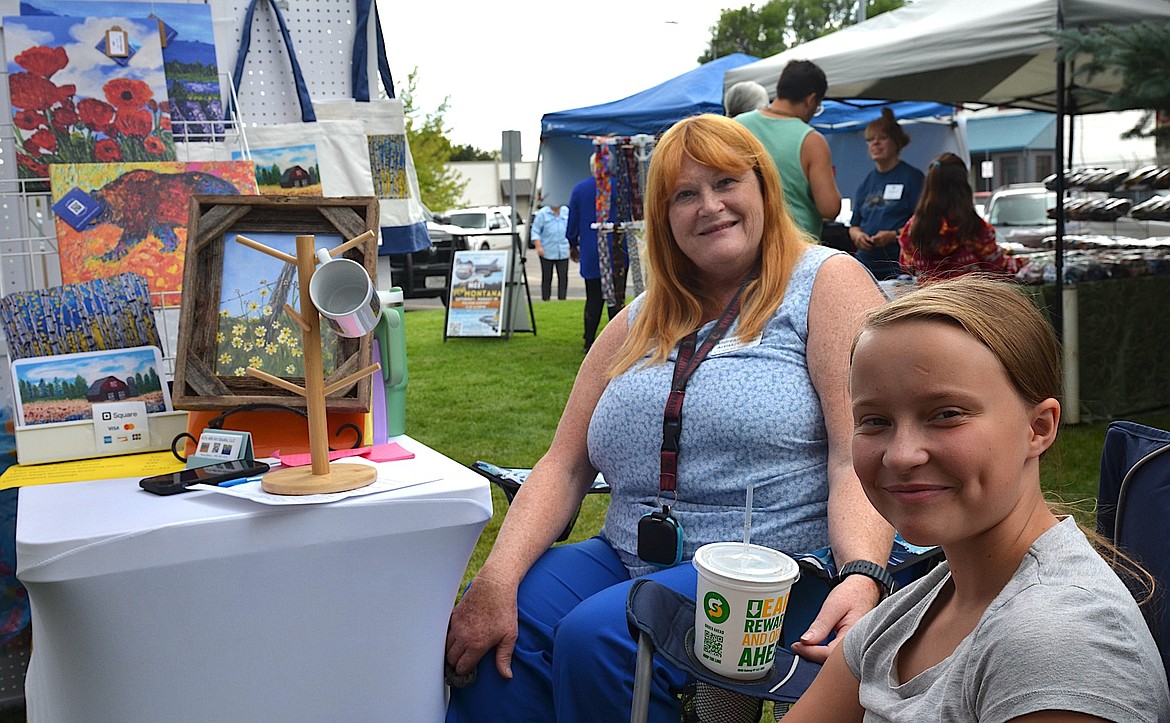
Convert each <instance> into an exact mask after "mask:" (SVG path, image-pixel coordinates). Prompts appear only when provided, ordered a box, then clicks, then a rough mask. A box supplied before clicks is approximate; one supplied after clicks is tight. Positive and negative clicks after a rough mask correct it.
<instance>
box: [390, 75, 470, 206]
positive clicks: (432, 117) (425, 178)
mask: <svg viewBox="0 0 1170 723" xmlns="http://www.w3.org/2000/svg"><path fill="white" fill-rule="evenodd" d="M417 89H418V68H415V69H414V70H412V71H410V75H408V76H407V78H406V87H405V88H402V87H400V88H399V89H398V97H399V98H400V99H401V100H402V105H403V110H404V112H405V114H406V139H407V142H408V143H409V144H410V154H411V156H412V157H413V158H414V169H415V172H416V173H417V174H418V190H419V193H420V194H421V195H422V202H423V204H424V205H425V206H426V207H427V208H430V209H433V210H437V211H442V210H445V209H448V208H454V207H457V206H461V205H463V191H464V189H466V188H467V183H468V181H467V180H466V179H464V178H463V176H462V175H461V174H460V173H459V172H458V171H456V170H455V169H453V168H451V167H449V166H448V165H447V160H448V159H449V158H450V157H451V141H449V140H448V139H447V133H448V132H449V131H450V129H449V128H445V127H444V126H443V115H444V114H445V113H446V112H447V109H448V108H449V107H450V106H449V105H448V104H447V101H448V100H449V97H448V98H444V99H443V102H442V103H440V104H439V107H438V108H436V109H435V110H433V111H431V112H429V113H424V112H422V111H420V110H419V108H417V107H416V106H415V104H414V94H415V91H416V90H417Z"/></svg>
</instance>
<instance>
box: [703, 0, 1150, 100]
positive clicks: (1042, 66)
mask: <svg viewBox="0 0 1170 723" xmlns="http://www.w3.org/2000/svg"><path fill="white" fill-rule="evenodd" d="M1061 10H1063V23H1062V24H1063V27H1065V28H1068V29H1072V28H1078V27H1087V26H1093V25H1101V24H1106V23H1119V24H1129V23H1136V22H1138V21H1141V20H1166V21H1170V2H1168V1H1167V0H978V2H974V1H973V0H917V1H916V2H914V3H913V4H911V5H907V6H905V7H902V8H899V9H897V10H891V11H890V12H886V13H882V14H881V15H878V16H877V17H874V18H871V19H870V20H867V21H865V22H862V23H858V24H857V25H853V26H850V27H848V28H845V29H843V30H839V31H837V32H835V33H831V34H829V35H825V36H822V37H820V38H817V39H815V40H811V41H809V42H807V43H803V44H801V45H798V46H796V47H794V48H790V49H788V50H786V51H784V52H783V53H780V54H778V55H773V56H771V57H768V58H764V59H762V60H758V61H756V62H754V63H749V64H747V65H743V66H740V67H738V68H733V69H731V70H729V71H727V72H726V73H725V74H724V76H723V85H724V88H727V87H730V86H731V85H732V84H734V83H738V82H739V81H741V80H754V81H756V82H758V83H761V84H763V85H764V87H766V88H772V87H774V86H775V85H776V81H777V80H778V79H779V78H780V71H781V70H783V68H784V66H785V65H787V64H788V61H789V60H794V59H801V60H811V61H813V62H814V63H816V64H817V65H819V66H820V67H821V68H822V69H823V70H824V71H825V75H827V76H828V79H829V94H828V95H829V97H830V98H882V99H887V100H924V101H935V102H940V103H956V104H958V103H982V104H986V105H1008V106H1014V107H1018V108H1029V109H1032V110H1044V111H1049V112H1053V111H1056V110H1057V93H1056V89H1057V87H1058V83H1057V80H1056V68H1057V64H1056V39H1055V38H1054V37H1053V36H1052V35H1051V34H1050V33H1051V32H1052V31H1054V30H1056V29H1057V27H1058V25H1059V24H1060V19H1058V13H1060V11H1061ZM1069 80H1070V82H1069V83H1067V84H1066V87H1067V89H1068V93H1067V94H1066V99H1067V100H1066V103H1067V106H1066V110H1067V111H1068V112H1069V113H1092V112H1098V111H1103V110H1105V107H1104V106H1103V105H1102V103H1101V100H1100V92H1102V91H1104V92H1107V93H1108V92H1112V91H1114V90H1117V88H1118V87H1120V79H1119V78H1117V77H1115V76H1104V75H1103V76H1100V77H1097V78H1094V79H1093V81H1092V82H1091V83H1087V82H1085V81H1084V79H1083V78H1080V77H1077V78H1071V77H1070V79H1069Z"/></svg>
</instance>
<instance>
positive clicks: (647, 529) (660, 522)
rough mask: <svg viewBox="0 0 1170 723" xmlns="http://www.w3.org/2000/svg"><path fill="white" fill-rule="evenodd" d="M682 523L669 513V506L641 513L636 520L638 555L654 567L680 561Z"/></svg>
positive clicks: (674, 563) (670, 565) (666, 565)
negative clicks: (644, 513) (640, 517)
mask: <svg viewBox="0 0 1170 723" xmlns="http://www.w3.org/2000/svg"><path fill="white" fill-rule="evenodd" d="M682 549H683V531H682V525H680V524H679V523H678V520H676V519H675V518H674V516H673V515H672V514H670V507H668V506H666V505H663V506H662V510H660V511H655V512H651V513H649V514H647V515H643V516H642V519H640V520H638V557H640V558H642V560H643V561H644V562H648V563H650V564H651V565H654V566H656V567H673V566H674V565H677V564H679V563H680V562H682Z"/></svg>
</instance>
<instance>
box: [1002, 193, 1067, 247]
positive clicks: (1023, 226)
mask: <svg viewBox="0 0 1170 723" xmlns="http://www.w3.org/2000/svg"><path fill="white" fill-rule="evenodd" d="M1055 206H1056V194H1055V193H1054V192H1052V191H1049V190H1048V189H1047V188H1045V187H1044V185H1043V184H1040V183H1013V184H1010V185H1007V186H1004V187H1003V188H1000V189H998V190H997V191H996V192H995V193H993V194H991V199H990V200H989V201H988V202H987V222H988V223H989V224H991V225H992V226H994V227H995V235H996V237H997V240H998V241H999V242H1000V243H1018V244H1023V245H1024V246H1030V247H1033V248H1036V247H1039V246H1043V245H1044V239H1045V238H1046V237H1048V236H1051V235H1053V234H1054V233H1056V222H1055V221H1053V220H1052V219H1050V218H1049V217H1048V210H1049V209H1051V208H1053V207H1055ZM1065 228H1066V231H1068V232H1069V233H1073V229H1071V228H1069V227H1068V226H1066V227H1065Z"/></svg>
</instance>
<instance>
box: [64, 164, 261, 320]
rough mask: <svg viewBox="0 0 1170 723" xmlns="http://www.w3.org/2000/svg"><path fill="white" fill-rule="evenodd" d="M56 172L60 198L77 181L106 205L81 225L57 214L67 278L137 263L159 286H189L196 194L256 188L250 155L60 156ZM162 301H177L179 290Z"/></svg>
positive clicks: (157, 289) (155, 289) (159, 289)
mask: <svg viewBox="0 0 1170 723" xmlns="http://www.w3.org/2000/svg"><path fill="white" fill-rule="evenodd" d="M50 180H51V185H52V194H53V201H54V202H57V201H60V200H62V199H63V198H64V197H65V196H66V194H69V193H71V192H74V189H77V190H80V191H81V192H84V193H85V194H86V195H87V196H88V197H89V198H91V199H92V200H93V201H94V202H96V203H97V204H99V205H100V206H101V207H102V212H101V213H100V214H99V215H98V216H97V217H96V218H95V219H94V220H93V221H92V222H91V224H90V225H89V226H83V227H82V228H75V227H74V226H72V225H71V224H70V223H69V219H67V218H63V217H60V216H59V217H58V218H57V239H58V241H59V243H60V246H59V254H60V259H61V278H62V280H63V281H65V282H66V283H75V282H79V281H89V280H91V279H99V278H102V277H105V276H111V275H113V274H118V273H123V272H127V271H133V272H135V273H138V274H141V275H143V276H145V277H146V279H147V282H148V283H149V284H150V290H151V292H152V293H153V294H165V293H167V292H172V293H173V292H178V291H181V290H182V287H183V260H184V255H185V253H186V248H187V202H188V200H189V199H190V197H191V196H192V195H194V194H210V195H240V194H242V195H255V194H256V177H255V174H254V173H253V169H252V164H251V163H248V162H247V161H206V162H192V163H179V162H169V163H88V164H55V165H53V166H52V168H51V169H50ZM155 302H156V304H157V305H158V306H167V305H177V299H175V298H173V297H172V298H169V299H165V298H161V297H160V298H156V299H155Z"/></svg>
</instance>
